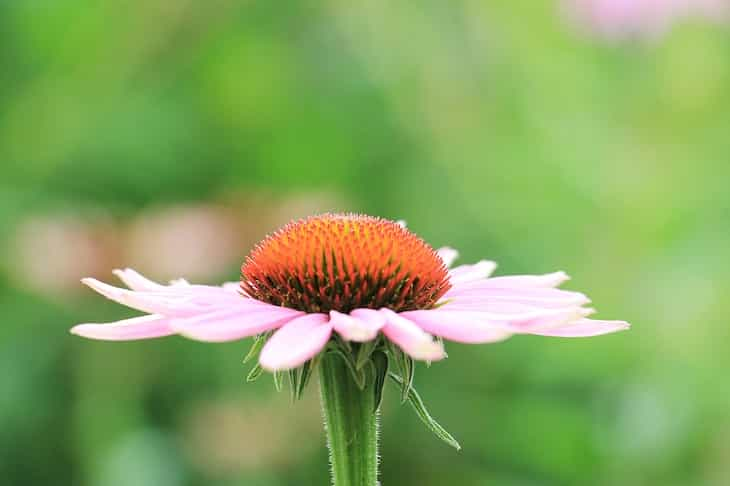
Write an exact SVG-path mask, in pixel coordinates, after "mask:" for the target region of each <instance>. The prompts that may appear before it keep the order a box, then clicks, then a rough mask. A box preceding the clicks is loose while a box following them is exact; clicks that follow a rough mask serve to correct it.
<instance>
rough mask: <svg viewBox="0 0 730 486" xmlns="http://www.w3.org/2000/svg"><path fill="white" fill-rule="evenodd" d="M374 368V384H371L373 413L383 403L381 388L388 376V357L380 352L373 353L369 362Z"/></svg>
mask: <svg viewBox="0 0 730 486" xmlns="http://www.w3.org/2000/svg"><path fill="white" fill-rule="evenodd" d="M371 363H372V364H373V367H374V368H375V382H374V384H373V387H374V389H373V392H374V393H375V406H374V409H373V413H375V412H377V411H378V409H379V408H380V404H381V403H382V401H383V388H384V387H385V377H386V376H387V375H388V356H387V355H386V354H385V353H383V352H382V351H376V352H375V353H373V359H372V361H371Z"/></svg>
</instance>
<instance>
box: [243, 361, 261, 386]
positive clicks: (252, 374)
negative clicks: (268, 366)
mask: <svg viewBox="0 0 730 486" xmlns="http://www.w3.org/2000/svg"><path fill="white" fill-rule="evenodd" d="M263 372H264V369H263V368H262V367H261V365H260V364H258V363H256V365H255V366H254V367H253V368H251V371H249V372H248V376H246V381H247V382H249V383H251V382H252V381H256V380H258V378H259V376H261V373H263Z"/></svg>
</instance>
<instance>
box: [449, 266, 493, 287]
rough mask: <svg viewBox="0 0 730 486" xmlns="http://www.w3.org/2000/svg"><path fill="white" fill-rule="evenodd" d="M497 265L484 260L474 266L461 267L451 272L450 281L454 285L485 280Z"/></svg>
mask: <svg viewBox="0 0 730 486" xmlns="http://www.w3.org/2000/svg"><path fill="white" fill-rule="evenodd" d="M495 268H497V264H496V263H494V262H491V261H489V260H482V261H480V262H477V263H475V264H473V265H459V266H458V267H456V268H454V269H452V270H451V271H449V281H450V282H451V284H452V285H458V284H463V283H467V282H474V281H479V280H484V279H486V278H487V277H489V276H490V275H491V274H492V272H493V271H494V269H495Z"/></svg>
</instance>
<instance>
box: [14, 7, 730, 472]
mask: <svg viewBox="0 0 730 486" xmlns="http://www.w3.org/2000/svg"><path fill="white" fill-rule="evenodd" d="M729 159H730V37H729V34H728V31H727V30H725V29H723V28H722V27H717V26H709V25H702V24H701V23H697V22H695V23H685V24H683V25H680V26H677V27H676V28H674V29H672V31H671V32H670V33H669V34H668V35H666V36H664V37H662V38H661V39H654V40H652V41H650V42H643V41H634V42H623V43H621V42H619V43H617V42H609V43H605V42H602V41H600V39H595V38H591V37H590V36H585V35H581V33H580V31H579V29H574V28H572V27H571V26H570V25H569V24H568V23H566V21H565V20H564V18H563V17H561V15H560V9H559V8H558V5H557V4H556V2H552V1H529V2H477V1H453V2H430V1H427V2H385V1H367V2H347V1H340V0H327V1H307V0H294V1H290V2H271V1H258V0H249V1H245V2H236V1H232V0H216V1H212V2H193V1H191V0H153V1H142V0H131V1H127V2H92V1H88V0H87V1H84V0H64V1H40V0H24V1H4V2H0V312H1V317H0V320H1V321H2V322H1V325H0V484H2V485H13V486H14V485H21V484H22V485H31V486H32V485H43V486H54V485H63V486H65V485H81V486H87V485H88V486H197V485H212V486H228V485H242V484H245V485H254V486H279V485H297V486H298V485H303V484H314V485H324V484H327V481H328V478H327V467H326V465H327V454H326V449H325V445H324V437H323V432H322V430H321V419H320V415H319V410H318V404H317V394H316V388H315V387H310V389H309V390H308V392H307V397H306V398H305V400H304V401H302V402H299V403H297V404H296V405H293V406H292V405H291V404H290V403H289V397H288V394H286V393H281V394H277V393H275V391H274V390H273V386H272V383H271V380H270V379H269V378H268V377H266V378H264V379H261V380H259V381H258V382H256V383H254V384H246V383H244V378H245V376H246V373H247V369H246V368H245V367H244V366H243V365H242V364H241V358H242V357H243V355H244V354H245V351H246V349H247V344H248V343H247V342H237V343H229V344H225V345H206V344H201V343H197V342H193V341H187V340H185V339H182V338H177V337H174V338H167V339H160V340H152V341H144V342H130V343H105V342H94V341H88V340H83V339H81V338H78V337H74V336H71V335H70V334H69V333H68V329H69V328H70V327H71V326H72V325H73V324H75V323H78V322H84V321H97V322H100V321H104V320H114V319H118V318H122V317H127V316H131V315H134V313H133V312H129V311H127V310H125V309H123V308H121V306H118V305H115V304H112V303H110V302H108V301H106V300H104V299H102V298H100V297H98V296H95V295H92V293H91V292H90V291H89V290H88V289H85V288H83V287H82V286H81V284H80V283H79V282H78V279H79V278H81V277H83V276H95V277H98V278H101V279H104V280H106V281H111V280H112V279H111V273H110V271H111V269H112V268H115V267H119V266H132V267H135V268H137V269H138V270H140V271H142V272H143V273H145V274H148V275H150V276H152V277H154V278H158V279H170V278H174V277H179V276H185V277H188V278H190V279H191V280H194V281H196V282H201V283H216V282H220V281H223V280H235V279H236V277H237V275H238V268H239V265H240V263H241V262H242V260H243V258H244V256H245V254H246V253H247V252H248V250H249V249H250V248H251V245H253V244H254V243H255V242H256V241H257V240H259V239H261V238H262V237H263V236H264V235H265V234H266V233H267V232H268V231H271V230H273V229H274V228H276V227H277V226H279V225H280V224H282V223H284V222H286V221H288V220H289V219H290V218H293V217H299V216H303V215H307V214H312V213H315V212H319V211H325V210H335V211H360V212H366V213H369V214H374V215H379V216H384V217H388V218H393V219H405V220H407V221H408V223H409V227H410V228H411V229H413V230H414V231H416V232H417V233H419V234H420V235H421V236H423V237H424V238H426V239H427V240H428V241H429V242H431V243H432V244H433V245H434V246H442V245H451V246H454V247H456V248H458V249H459V250H461V254H462V260H461V261H462V262H469V261H474V260H477V259H480V258H489V259H493V260H496V261H498V262H499V263H500V268H499V270H498V272H499V273H540V272H549V271H554V270H559V269H562V270H565V271H567V272H569V273H570V274H571V275H572V276H573V281H572V282H570V283H569V285H568V286H567V287H568V288H573V289H580V290H581V291H584V292H586V293H588V294H589V295H590V296H591V297H592V298H593V300H594V302H595V305H596V306H597V307H598V309H599V311H600V313H599V314H598V317H599V318H616V319H626V320H628V321H630V322H632V323H633V325H634V327H633V329H632V330H631V331H630V332H625V333H620V334H616V335H610V336H604V337H600V338H595V339H586V340H560V339H548V338H538V337H528V336H522V337H516V338H513V339H511V340H509V341H507V342H504V343H501V344H496V345H484V346H462V345H455V344H451V345H449V346H448V351H449V355H450V358H449V359H448V360H447V361H445V362H441V363H438V364H436V365H434V366H432V367H431V368H430V369H426V368H425V367H422V368H419V370H418V372H417V377H416V380H417V381H416V384H417V386H418V388H419V390H420V392H421V394H422V395H423V396H424V398H425V399H426V401H427V404H428V405H429V407H430V409H431V411H432V413H433V414H434V415H435V416H436V417H437V419H439V420H440V422H441V423H443V424H444V425H445V426H446V427H447V428H448V429H449V430H450V431H451V432H452V433H453V434H454V435H455V436H456V437H457V438H458V439H459V440H460V442H461V444H462V445H463V448H464V449H463V451H462V452H458V453H457V452H454V451H453V450H451V449H449V448H448V447H447V446H445V445H443V444H442V443H440V442H438V441H437V440H436V439H435V438H434V437H432V436H431V435H430V433H429V432H427V431H426V430H425V429H424V428H423V427H422V426H421V425H420V423H419V422H418V420H417V418H416V417H415V416H414V415H413V414H412V413H411V411H410V409H409V408H408V407H407V406H403V407H402V406H400V404H399V401H398V399H397V396H396V393H393V392H394V389H389V390H388V391H389V392H390V393H387V394H386V398H385V404H384V411H383V417H382V439H383V444H382V455H383V461H382V470H383V479H384V484H385V485H386V486H387V485H396V484H403V485H423V486H432V485H433V486H435V485H447V484H449V485H450V484H458V485H466V486H470V485H500V486H501V485H506V486H532V485H534V486H537V485H540V486H543V485H576V486H577V485H585V484H598V485H607V486H608V485H610V486H613V485H622V486H633V485H662V486H675V485H676V486H679V485H687V486H695V485H700V486H702V485H713V486H714V485H726V484H729V483H730V413H729V410H728V405H729V402H730V399H729V398H728V397H729V396H730V385H728V381H727V370H728V365H730V355H729V354H728V343H729V342H730V331H729V329H730V328H729V327H728V318H729V317H730V300H729V299H728V297H727V295H729V294H730V279H728V278H727V276H728V274H730V255H729V252H728V248H730V191H729V190H728V182H729V181H730V160H729Z"/></svg>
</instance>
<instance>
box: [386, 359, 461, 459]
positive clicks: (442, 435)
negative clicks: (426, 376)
mask: <svg viewBox="0 0 730 486" xmlns="http://www.w3.org/2000/svg"><path fill="white" fill-rule="evenodd" d="M388 376H390V378H391V379H392V380H393V381H395V382H396V383H398V384H399V385H401V386H402V385H403V379H402V378H401V377H400V376H398V375H396V374H395V373H388ZM408 401H409V402H410V404H411V406H412V407H413V410H415V411H416V415H418V418H420V419H421V421H422V422H423V423H424V424H426V427H428V428H429V429H431V432H433V433H434V434H435V435H436V437H438V438H439V439H441V440H442V441H444V442H446V443H447V444H449V445H450V446H451V447H453V448H454V449H456V450H457V451H458V450H461V445H459V443H458V442H457V441H456V439H454V438H453V437H452V435H451V434H449V433H448V432H447V431H446V429H444V428H443V427H441V425H440V424H439V423H438V422H436V420H434V418H433V417H431V414H429V413H428V410H426V406H425V405H424V404H423V400H421V397H420V395H418V392H416V389H415V388H413V386H411V387H410V388H409V392H408Z"/></svg>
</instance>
